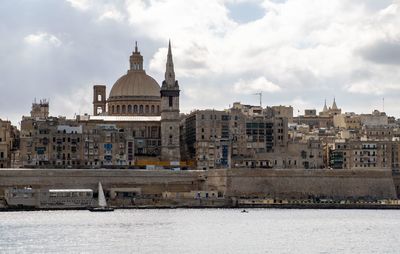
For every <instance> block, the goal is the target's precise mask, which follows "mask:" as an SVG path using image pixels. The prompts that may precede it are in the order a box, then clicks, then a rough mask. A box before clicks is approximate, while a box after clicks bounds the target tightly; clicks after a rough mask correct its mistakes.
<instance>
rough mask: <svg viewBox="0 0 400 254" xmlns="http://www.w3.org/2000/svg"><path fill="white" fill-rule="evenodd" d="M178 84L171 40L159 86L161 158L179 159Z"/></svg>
mask: <svg viewBox="0 0 400 254" xmlns="http://www.w3.org/2000/svg"><path fill="white" fill-rule="evenodd" d="M179 91H180V90H179V85H178V81H177V80H175V72H174V63H173V61H172V51H171V42H169V44H168V55H167V64H166V70H165V80H164V81H163V83H162V86H161V159H162V160H169V161H176V162H178V161H180V145H179Z"/></svg>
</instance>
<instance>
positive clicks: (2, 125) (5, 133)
mask: <svg viewBox="0 0 400 254" xmlns="http://www.w3.org/2000/svg"><path fill="white" fill-rule="evenodd" d="M18 142H19V131H18V130H17V128H16V127H15V126H13V125H11V122H10V121H4V120H1V119H0V168H10V167H13V166H14V165H15V158H16V153H17V149H18V146H19V143H18Z"/></svg>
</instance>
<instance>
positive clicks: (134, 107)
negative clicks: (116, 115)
mask: <svg viewBox="0 0 400 254" xmlns="http://www.w3.org/2000/svg"><path fill="white" fill-rule="evenodd" d="M137 112H138V107H137V105H135V106H133V113H137Z"/></svg>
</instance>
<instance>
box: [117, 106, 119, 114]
mask: <svg viewBox="0 0 400 254" xmlns="http://www.w3.org/2000/svg"><path fill="white" fill-rule="evenodd" d="M117 114H119V105H117Z"/></svg>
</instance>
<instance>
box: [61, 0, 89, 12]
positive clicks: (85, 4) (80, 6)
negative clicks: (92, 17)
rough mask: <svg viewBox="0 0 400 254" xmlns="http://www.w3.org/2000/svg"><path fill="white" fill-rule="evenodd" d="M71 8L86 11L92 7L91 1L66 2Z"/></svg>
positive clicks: (70, 0) (68, 0) (71, 0)
mask: <svg viewBox="0 0 400 254" xmlns="http://www.w3.org/2000/svg"><path fill="white" fill-rule="evenodd" d="M66 1H67V2H68V3H70V4H71V6H72V7H74V8H76V9H79V10H83V11H85V10H87V9H89V7H90V6H91V5H92V3H91V0H66Z"/></svg>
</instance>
